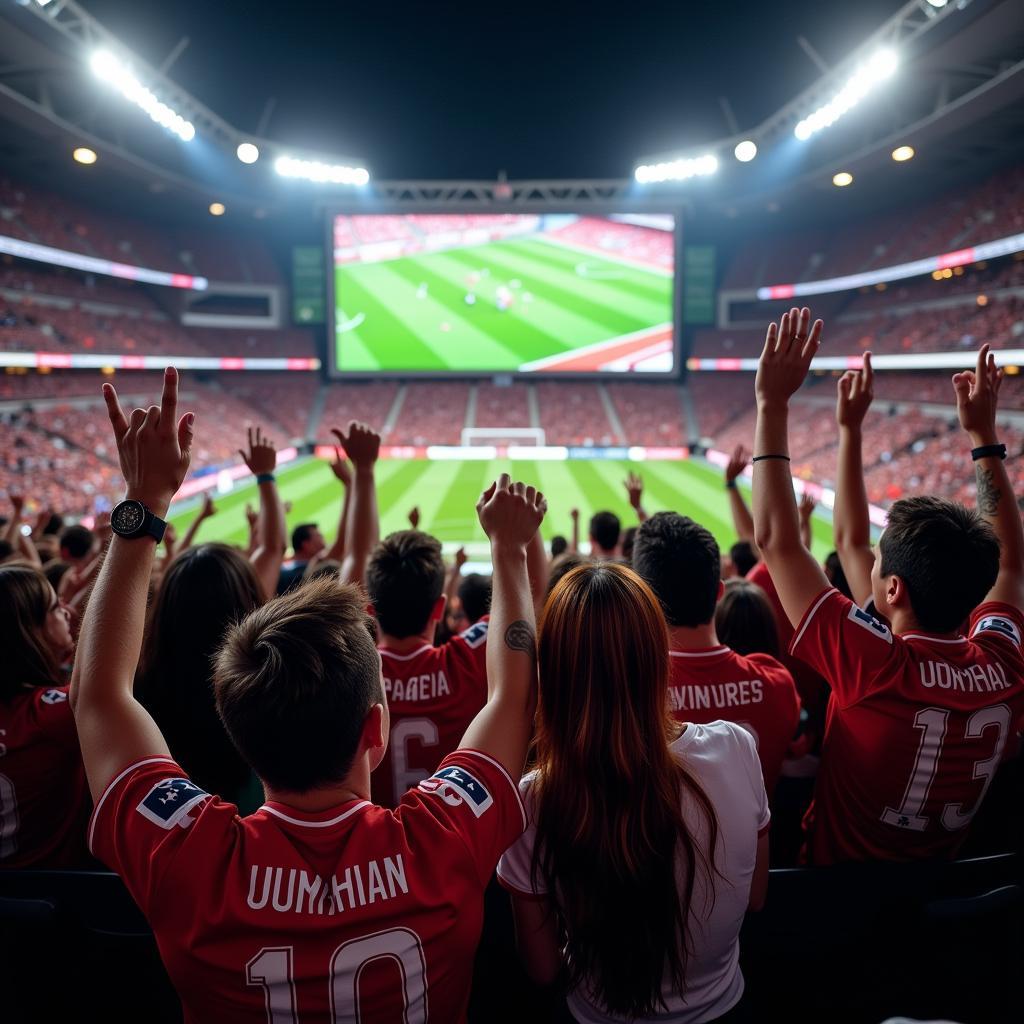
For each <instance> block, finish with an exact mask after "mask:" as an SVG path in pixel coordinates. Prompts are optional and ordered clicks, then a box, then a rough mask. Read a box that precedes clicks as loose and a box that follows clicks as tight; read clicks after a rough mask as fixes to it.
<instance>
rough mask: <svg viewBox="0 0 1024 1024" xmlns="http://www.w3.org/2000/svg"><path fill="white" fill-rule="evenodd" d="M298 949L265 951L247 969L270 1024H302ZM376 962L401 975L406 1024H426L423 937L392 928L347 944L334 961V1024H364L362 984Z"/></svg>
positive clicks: (337, 951)
mask: <svg viewBox="0 0 1024 1024" xmlns="http://www.w3.org/2000/svg"><path fill="white" fill-rule="evenodd" d="M293 950H294V947H293V946H275V947H264V948H263V949H261V950H260V951H259V953H257V954H256V956H254V957H253V958H252V959H251V960H250V961H249V962H248V963H247V964H246V965H245V979H246V982H247V984H249V985H260V986H262V987H263V998H264V1000H265V1002H266V1009H267V1022H268V1024H298V1021H299V1016H298V1011H297V1009H296V1005H295V981H294V977H293V973H294V972H293ZM375 960H391V961H393V962H394V963H396V964H397V965H398V969H399V971H400V972H401V975H402V983H401V991H402V995H403V998H404V1000H405V1008H404V1012H403V1015H402V1021H403V1024H426V1021H427V964H426V960H425V959H424V956H423V945H422V943H421V942H420V939H419V936H418V935H417V934H416V933H415V932H413V931H410V930H409V929H408V928H389V929H387V930H386V931H381V932H374V933H373V934H372V935H364V936H363V937H362V938H360V939H351V940H349V941H348V942H343V943H342V944H341V945H340V946H339V947H338V948H337V949H336V950H335V951H334V955H333V956H332V957H331V977H330V986H331V1020H332V1021H334V1024H359V1022H361V1021H362V1011H361V1008H360V1005H359V1003H360V1000H359V978H360V975H361V974H362V972H363V969H364V968H365V967H367V966H368V965H369V964H371V963H373V962H374V961H375Z"/></svg>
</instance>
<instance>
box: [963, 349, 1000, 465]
mask: <svg viewBox="0 0 1024 1024" xmlns="http://www.w3.org/2000/svg"><path fill="white" fill-rule="evenodd" d="M1002 382H1003V371H1002V369H1001V368H1000V367H997V366H996V357H995V356H994V355H992V353H991V352H990V351H989V346H988V345H982V346H981V351H979V352H978V365H977V366H976V368H975V369H974V370H962V371H961V372H960V373H954V374H953V390H954V391H955V392H956V411H957V415H958V416H959V417H960V426H962V427H963V428H964V430H966V431H967V433H968V434H970V435H971V439H972V440H973V441H974V443H975V447H980V446H981V445H986V444H995V443H996V441H997V438H996V408H997V406H998V404H999V387H1000V385H1001V384H1002Z"/></svg>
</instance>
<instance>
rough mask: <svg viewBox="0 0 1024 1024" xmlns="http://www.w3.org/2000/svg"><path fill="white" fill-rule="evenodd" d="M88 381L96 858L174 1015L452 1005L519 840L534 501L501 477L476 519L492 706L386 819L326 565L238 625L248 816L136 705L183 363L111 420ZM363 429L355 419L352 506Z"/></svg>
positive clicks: (383, 737)
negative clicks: (488, 566) (484, 541)
mask: <svg viewBox="0 0 1024 1024" xmlns="http://www.w3.org/2000/svg"><path fill="white" fill-rule="evenodd" d="M104 394H105V398H106V401H107V405H108V410H109V412H110V418H111V423H112V426H113V429H114V434H115V438H116V440H117V445H118V451H119V454H120V459H121V468H122V472H123V473H124V476H125V480H126V482H127V498H126V501H125V502H122V503H121V504H120V505H119V506H117V507H116V508H115V509H114V511H113V513H112V517H111V519H112V524H113V527H114V530H115V536H114V539H113V540H112V542H111V545H110V550H109V554H108V556H107V559H106V561H105V563H104V565H103V568H102V570H101V572H100V576H99V579H98V581H97V583H96V587H95V590H94V592H93V595H92V599H91V601H90V603H89V608H88V612H87V614H86V618H85V623H84V626H83V629H82V636H81V640H80V643H79V654H78V658H77V659H76V663H75V674H74V677H73V681H72V687H71V699H72V702H73V705H74V711H75V718H76V724H77V727H78V733H79V737H80V740H81V746H82V755H83V758H84V761H85V767H86V774H87V775H88V778H89V785H90V788H91V790H92V792H93V795H94V797H95V798H96V810H95V812H94V815H93V819H92V822H91V825H90V842H91V847H92V849H93V851H94V852H95V853H96V854H97V855H98V856H99V857H101V859H103V860H104V861H105V862H106V863H107V864H109V865H110V866H111V867H113V868H114V869H116V870H117V871H118V872H119V873H120V874H121V876H122V877H123V878H124V880H125V883H126V884H127V886H128V888H129V890H130V891H131V893H132V895H133V896H134V897H135V899H136V901H137V902H138V903H139V905H140V907H141V908H142V910H143V911H144V912H145V914H146V915H147V917H148V919H149V921H150V924H151V925H152V927H153V929H154V932H155V934H156V937H157V942H158V944H159V947H160V951H161V955H162V957H163V959H164V962H165V964H166V965H167V968H168V970H169V973H170V975H171V978H172V980H173V981H174V984H175V986H176V988H177V990H178V993H179V995H180V996H181V998H182V1002H183V1005H184V1008H185V1016H186V1019H187V1020H189V1021H197V1020H217V1021H223V1022H226V1024H230V1022H236V1021H253V1022H263V1021H272V1022H275V1024H277V1022H292V1021H303V1020H305V1021H313V1020H325V1019H331V1020H335V1021H351V1022H355V1021H359V1020H362V1021H370V1020H405V1021H410V1022H414V1021H415V1022H423V1021H428V1020H432V1021H445V1022H447V1021H460V1020H464V1019H465V1012H466V1004H467V1000H468V996H469V987H470V979H471V975H472V969H473V954H474V951H475V947H476V944H477V942H478V940H479V934H480V925H481V918H482V913H483V909H482V901H483V893H484V889H485V887H486V885H487V883H488V880H489V879H490V877H491V874H492V872H493V870H494V867H495V864H496V863H497V860H498V857H499V856H500V854H501V853H502V851H503V850H505V849H506V848H507V847H508V845H509V844H510V843H511V842H512V841H513V840H514V839H516V838H517V837H518V836H519V835H520V834H521V833H522V831H523V828H524V826H525V818H524V814H523V810H522V805H521V804H520V802H519V795H518V790H517V787H516V783H515V782H514V778H515V779H517V778H518V777H519V774H520V772H521V770H522V767H523V761H524V758H525V754H526V748H527V743H528V741H529V736H530V731H531V725H532V718H533V708H534V703H535V698H536V689H535V687H536V642H535V628H534V613H533V602H532V597H531V594H530V590H529V586H528V582H527V573H526V548H527V544H528V542H529V541H530V540H531V538H532V537H533V535H534V534H535V533H536V532H537V529H538V527H539V526H540V523H541V521H542V519H543V516H544V511H545V507H546V506H545V502H544V498H543V495H541V494H539V493H537V492H536V491H535V490H534V488H532V487H525V486H524V485H522V484H515V485H512V484H511V483H510V481H509V479H508V477H507V476H503V477H502V478H501V480H500V481H498V483H497V484H494V485H492V486H491V487H490V488H488V490H487V491H486V492H485V493H484V494H483V495H482V496H481V499H480V501H479V502H478V505H477V509H478V514H479V517H480V521H481V524H482V525H483V528H484V531H485V532H486V533H487V534H488V536H489V537H490V538H491V545H492V558H493V562H494V603H493V609H492V615H491V628H492V629H493V630H494V631H495V632H496V635H497V636H499V637H500V638H501V640H500V642H497V643H494V644H492V645H490V647H489V649H488V660H489V665H488V670H489V671H488V678H489V700H488V703H487V704H486V705H485V706H484V708H483V709H482V710H481V712H480V713H479V714H478V715H477V716H476V718H475V719H474V720H473V722H472V723H471V724H470V727H469V729H468V730H467V732H466V735H465V736H464V737H463V744H462V747H461V748H460V749H459V750H458V751H456V752H455V753H453V754H452V755H451V756H450V757H448V758H446V759H445V760H444V762H443V763H442V764H441V766H440V768H439V769H438V770H437V771H436V772H435V773H434V774H433V775H432V776H431V777H430V778H429V779H427V780H424V782H423V783H421V784H420V786H419V787H418V788H417V789H415V790H412V791H411V792H410V793H408V794H406V796H405V798H404V799H403V801H402V804H401V806H400V807H399V808H398V809H397V810H396V811H390V810H385V809H384V808H380V807H375V806H374V805H373V804H372V803H370V801H369V799H368V796H369V793H370V772H371V771H372V770H373V769H374V768H375V767H376V766H377V765H378V764H379V763H380V761H381V759H382V758H383V756H384V750H385V748H386V745H387V737H388V710H387V704H386V700H385V697H384V692H383V686H382V683H381V667H380V657H379V655H378V654H377V651H376V648H375V646H374V643H373V640H372V638H371V636H370V632H369V629H368V620H367V618H366V615H365V598H364V597H363V596H362V594H361V592H360V591H359V590H358V589H357V588H355V587H351V586H345V585H343V584H339V583H338V582H336V581H334V580H330V579H322V580H319V581H315V582H314V583H312V584H309V585H307V586H304V587H301V588H299V589H297V590H295V591H293V592H291V593H289V594H287V595H285V596H283V597H280V598H277V599H275V600H274V601H271V602H270V603H268V604H266V605H264V606H263V607H262V608H260V609H258V610H256V611H255V612H253V613H252V614H251V615H250V616H249V617H247V618H246V619H245V620H243V621H242V622H241V623H240V624H239V625H238V626H236V627H235V628H234V629H233V630H232V631H231V632H230V633H229V635H228V637H227V638H226V640H225V643H224V646H223V648H222V650H221V652H220V654H219V656H218V660H217V664H216V667H215V688H216V698H217V704H218V709H219V711H220V714H221V716H222V718H223V720H224V723H225V726H226V728H227V730H228V732H229V733H230V735H231V737H232V740H233V741H234V742H235V744H236V745H237V746H238V748H239V750H240V751H241V752H242V753H243V755H244V756H245V757H246V759H247V760H248V761H249V763H250V764H251V766H252V768H253V770H254V771H255V772H256V773H257V774H258V775H259V776H260V778H261V779H262V781H263V783H264V785H265V787H266V790H267V796H268V800H267V803H266V804H265V805H264V806H263V807H262V808H261V809H260V810H259V811H257V812H256V813H255V814H253V815H251V816H250V817H248V818H244V819H242V818H239V817H238V815H237V811H236V808H235V807H233V806H232V805H229V804H225V803H223V802H221V801H220V800H219V799H217V797H215V796H211V795H209V794H207V793H205V792H203V791H202V790H201V789H199V788H198V787H197V786H195V785H194V784H193V783H192V782H191V781H190V780H189V779H188V778H187V777H186V776H185V774H184V773H183V772H182V770H181V769H180V768H179V767H178V766H177V765H176V764H175V763H174V762H173V761H172V760H171V759H170V755H169V753H168V750H167V745H166V743H165V742H164V739H163V737H162V736H161V735H160V732H159V730H158V729H157V727H156V725H155V723H154V722H153V720H152V719H151V718H150V716H149V715H148V714H147V712H146V711H145V710H144V709H143V708H142V706H141V705H140V704H138V703H137V702H136V701H135V699H134V697H133V696H132V677H133V674H134V670H135V664H136V662H137V660H138V656H139V650H140V646H141V641H142V629H143V619H144V615H145V606H146V588H147V584H148V581H149V575H150V572H151V569H152V562H153V551H154V548H155V546H156V544H155V539H156V537H157V536H158V535H159V533H160V529H161V521H162V517H163V516H164V515H165V514H166V510H167V507H168V505H169V503H170V500H171V498H172V497H173V495H174V493H175V491H176V490H177V488H178V486H179V485H180V483H181V481H182V479H183V477H184V475H185V472H186V470H187V469H188V463H189V451H190V447H191V443H192V420H193V417H192V416H191V414H190V415H187V416H183V417H182V418H181V420H180V421H178V420H177V374H176V373H175V371H174V370H172V369H169V370H168V371H167V373H166V376H165V380H164V393H163V398H162V402H161V405H160V406H159V407H157V406H152V407H151V408H150V409H149V410H148V411H146V410H142V409H136V410H134V411H133V412H132V414H131V418H130V419H127V418H126V417H125V415H124V413H123V412H122V410H121V408H120V405H119V403H118V401H117V396H116V394H115V392H114V389H113V388H112V387H111V386H110V385H105V387H104ZM378 441H379V439H378V438H376V436H375V435H374V434H373V433H372V431H370V430H368V429H367V428H363V427H361V426H360V425H359V424H355V423H353V424H352V425H351V426H350V428H349V433H348V435H347V436H346V437H345V438H344V444H345V449H346V452H347V454H348V456H349V458H350V459H351V460H352V462H353V465H354V468H355V480H354V485H353V486H354V488H355V490H354V493H353V499H352V505H353V516H355V517H356V518H362V517H363V516H364V515H365V513H366V512H367V511H368V505H367V499H366V496H365V495H361V494H360V488H361V487H363V483H364V481H365V477H366V476H367V473H366V472H365V471H366V470H367V469H368V468H372V462H373V459H374V458H375V457H376V452H377V443H378Z"/></svg>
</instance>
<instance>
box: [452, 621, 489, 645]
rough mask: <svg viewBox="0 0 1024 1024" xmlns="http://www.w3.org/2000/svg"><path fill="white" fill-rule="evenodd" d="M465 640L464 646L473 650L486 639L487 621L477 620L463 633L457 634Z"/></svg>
mask: <svg viewBox="0 0 1024 1024" xmlns="http://www.w3.org/2000/svg"><path fill="white" fill-rule="evenodd" d="M459 635H460V636H461V637H462V639H463V640H465V641H466V646H467V647H471V648H473V649H474V650H475V649H476V648H477V647H479V646H480V645H481V644H482V643H484V642H485V641H486V640H487V623H486V622H477V623H474V624H473V625H472V626H470V627H469V629H467V630H466V631H465V632H464V633H460V634H459Z"/></svg>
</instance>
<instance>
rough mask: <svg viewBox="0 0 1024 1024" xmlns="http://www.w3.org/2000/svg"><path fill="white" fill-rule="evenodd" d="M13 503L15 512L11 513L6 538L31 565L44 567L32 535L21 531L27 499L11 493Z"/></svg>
mask: <svg viewBox="0 0 1024 1024" xmlns="http://www.w3.org/2000/svg"><path fill="white" fill-rule="evenodd" d="M11 504H12V505H13V506H14V512H13V514H12V515H11V520H10V522H9V523H8V524H7V535H6V538H5V539H6V540H7V542H8V543H9V544H10V545H11V547H12V548H14V550H15V551H17V552H18V554H19V555H20V556H21V558H23V559H24V560H25V561H26V562H28V563H29V564H30V565H34V566H35V567H36V568H37V569H38V568H41V567H42V564H43V560H42V559H41V558H40V557H39V552H38V551H37V550H36V546H35V544H33V543H32V538H31V537H26V536H25V534H24V533H22V532H21V525H22V521H23V520H22V512H23V511H24V508H25V499H24V498H23V497H22V496H21V495H20V494H12V495H11Z"/></svg>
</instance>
